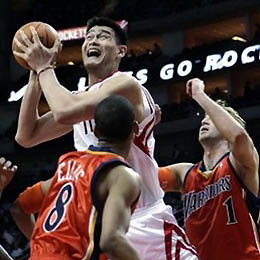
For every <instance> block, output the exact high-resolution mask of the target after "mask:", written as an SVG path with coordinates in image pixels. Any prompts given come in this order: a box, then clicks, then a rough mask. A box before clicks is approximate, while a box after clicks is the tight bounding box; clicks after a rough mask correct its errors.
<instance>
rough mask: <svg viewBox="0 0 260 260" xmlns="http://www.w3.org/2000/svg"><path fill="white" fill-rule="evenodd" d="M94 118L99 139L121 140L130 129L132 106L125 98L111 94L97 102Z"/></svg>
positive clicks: (132, 119)
mask: <svg viewBox="0 0 260 260" xmlns="http://www.w3.org/2000/svg"><path fill="white" fill-rule="evenodd" d="M94 118H95V123H96V130H97V131H98V133H99V138H100V139H105V140H108V141H123V140H126V139H127V138H128V137H129V135H130V133H131V131H132V126H133V122H134V120H135V113H134V107H133V105H132V104H131V103H130V102H129V101H128V100H127V99H126V98H124V97H122V96H118V95H112V96H110V97H108V98H105V99H104V100H103V101H101V102H100V103H99V104H98V106H97V107H96V110H95V114H94Z"/></svg>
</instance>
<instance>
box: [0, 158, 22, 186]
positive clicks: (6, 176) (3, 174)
mask: <svg viewBox="0 0 260 260" xmlns="http://www.w3.org/2000/svg"><path fill="white" fill-rule="evenodd" d="M17 169H18V167H17V166H16V165H13V164H12V162H11V161H8V160H6V159H5V158H4V157H1V158H0V191H2V190H3V189H4V188H5V187H6V186H7V185H8V183H9V182H10V181H11V180H12V179H13V176H14V174H15V172H16V171H17Z"/></svg>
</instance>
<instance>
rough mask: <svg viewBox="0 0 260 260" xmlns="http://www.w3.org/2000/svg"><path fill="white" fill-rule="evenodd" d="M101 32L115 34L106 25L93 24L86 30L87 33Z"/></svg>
mask: <svg viewBox="0 0 260 260" xmlns="http://www.w3.org/2000/svg"><path fill="white" fill-rule="evenodd" d="M101 32H104V33H107V34H110V35H112V36H115V32H114V30H113V29H112V28H110V27H108V26H100V25H95V26H93V27H92V28H90V29H89V30H88V31H87V33H101Z"/></svg>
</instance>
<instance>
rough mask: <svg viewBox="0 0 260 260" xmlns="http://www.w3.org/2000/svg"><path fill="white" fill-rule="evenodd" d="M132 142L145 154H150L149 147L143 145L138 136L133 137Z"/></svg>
mask: <svg viewBox="0 0 260 260" xmlns="http://www.w3.org/2000/svg"><path fill="white" fill-rule="evenodd" d="M134 144H135V145H136V146H137V147H139V148H140V149H141V150H142V151H143V152H144V153H145V154H147V155H148V156H150V154H149V149H148V147H147V146H145V145H144V144H143V143H142V140H141V139H140V138H139V136H136V137H135V139H134Z"/></svg>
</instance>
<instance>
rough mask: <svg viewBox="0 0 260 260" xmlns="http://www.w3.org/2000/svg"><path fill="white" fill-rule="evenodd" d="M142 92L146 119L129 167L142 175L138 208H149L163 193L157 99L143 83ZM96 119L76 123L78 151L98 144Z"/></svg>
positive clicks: (135, 143) (134, 145) (95, 86)
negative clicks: (156, 151) (156, 150)
mask: <svg viewBox="0 0 260 260" xmlns="http://www.w3.org/2000/svg"><path fill="white" fill-rule="evenodd" d="M121 73H125V72H119V71H118V72H115V73H114V74H113V75H112V76H110V77H108V78H106V79H104V80H103V81H101V82H98V83H96V84H94V85H93V86H91V88H88V87H86V88H85V91H91V90H93V89H96V88H100V87H102V84H103V83H104V82H105V81H106V80H109V79H110V78H112V77H116V76H118V75H119V74H121ZM142 95H143V103H144V116H145V117H144V120H143V121H142V122H141V123H140V124H139V134H138V136H137V137H136V138H135V141H134V143H133V145H132V146H131V149H130V152H129V155H128V158H127V161H128V163H129V164H130V166H131V167H132V168H133V169H134V170H135V171H136V172H137V173H139V175H140V176H141V178H142V183H143V185H142V192H141V196H140V199H139V201H138V204H137V207H138V208H140V207H147V206H149V205H151V204H153V203H154V202H156V201H158V200H160V199H161V198H163V196H164V192H163V190H162V189H161V187H160V184H159V180H158V165H157V163H156V161H155V160H154V158H153V152H154V145H155V140H154V136H153V128H154V123H155V118H154V114H155V108H154V101H153V99H152V97H151V95H150V93H149V92H148V90H147V89H146V88H144V87H143V86H142ZM94 124H95V123H94V119H93V120H87V121H83V122H80V123H78V124H75V125H74V126H73V129H74V146H75V148H76V149H77V150H78V151H84V150H86V149H88V147H89V146H90V145H97V142H98V140H97V137H96V136H95V135H94V132H93V130H94Z"/></svg>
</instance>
